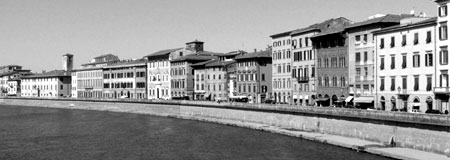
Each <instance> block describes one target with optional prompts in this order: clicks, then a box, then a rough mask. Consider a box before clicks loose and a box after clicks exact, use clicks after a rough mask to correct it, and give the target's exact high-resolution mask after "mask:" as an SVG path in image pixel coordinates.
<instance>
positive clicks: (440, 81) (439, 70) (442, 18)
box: [434, 0, 450, 113]
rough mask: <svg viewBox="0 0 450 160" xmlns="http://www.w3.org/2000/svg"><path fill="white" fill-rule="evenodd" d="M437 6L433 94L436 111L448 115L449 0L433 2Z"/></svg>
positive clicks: (449, 93)
mask: <svg viewBox="0 0 450 160" xmlns="http://www.w3.org/2000/svg"><path fill="white" fill-rule="evenodd" d="M434 1H435V2H436V3H437V4H438V6H437V10H438V14H437V15H438V18H437V28H436V32H437V33H436V34H437V35H436V48H437V51H436V56H435V57H436V63H435V64H436V78H435V80H436V81H435V84H436V85H435V87H434V94H435V96H436V97H435V98H436V109H437V110H441V111H442V112H444V113H448V111H449V110H450V105H449V99H450V85H449V69H450V65H449V63H448V61H449V57H448V47H449V45H450V41H449V40H448V27H447V26H448V23H449V20H450V18H449V15H448V5H449V4H450V0H434Z"/></svg>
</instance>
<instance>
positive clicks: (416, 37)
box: [373, 17, 436, 112]
mask: <svg viewBox="0 0 450 160" xmlns="http://www.w3.org/2000/svg"><path fill="white" fill-rule="evenodd" d="M435 27H436V17H434V18H423V17H408V18H403V19H402V20H401V21H400V25H396V26H392V27H387V28H384V29H381V30H378V31H374V32H373V34H374V36H375V40H376V43H375V46H376V53H377V54H376V83H375V88H376V90H377V96H376V100H375V103H376V105H375V106H377V107H379V108H380V109H382V110H391V111H397V110H400V111H405V112H425V111H426V110H429V109H433V103H435V102H434V94H433V91H432V89H433V86H435V85H436V84H435V81H434V79H435V76H434V74H435V67H434V66H435V65H436V64H435V57H436V56H435V55H436V53H435V52H436V50H435V48H436V45H435Z"/></svg>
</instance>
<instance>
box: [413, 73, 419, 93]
mask: <svg viewBox="0 0 450 160" xmlns="http://www.w3.org/2000/svg"><path fill="white" fill-rule="evenodd" d="M418 90H419V76H414V91H418Z"/></svg>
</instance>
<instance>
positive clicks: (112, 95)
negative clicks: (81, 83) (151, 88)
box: [78, 59, 147, 99]
mask: <svg viewBox="0 0 450 160" xmlns="http://www.w3.org/2000/svg"><path fill="white" fill-rule="evenodd" d="M146 73H147V61H146V60H145V59H138V60H124V61H120V62H117V63H114V64H111V65H108V66H105V67H103V98H108V99H118V98H129V99H147V76H146ZM78 79H80V77H78Z"/></svg>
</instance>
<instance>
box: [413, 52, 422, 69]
mask: <svg viewBox="0 0 450 160" xmlns="http://www.w3.org/2000/svg"><path fill="white" fill-rule="evenodd" d="M413 67H420V55H419V54H417V53H416V54H415V55H413Z"/></svg>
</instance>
